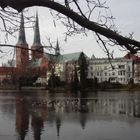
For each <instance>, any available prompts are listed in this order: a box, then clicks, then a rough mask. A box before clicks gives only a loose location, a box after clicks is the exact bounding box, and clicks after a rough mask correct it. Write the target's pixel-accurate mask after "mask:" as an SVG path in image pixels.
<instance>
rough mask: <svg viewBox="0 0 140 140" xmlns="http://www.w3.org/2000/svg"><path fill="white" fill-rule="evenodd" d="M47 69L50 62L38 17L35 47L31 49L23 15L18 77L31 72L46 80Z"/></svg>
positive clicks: (18, 53) (19, 44) (19, 42)
mask: <svg viewBox="0 0 140 140" xmlns="http://www.w3.org/2000/svg"><path fill="white" fill-rule="evenodd" d="M29 50H31V59H29ZM47 68H48V60H47V58H46V57H45V56H44V50H43V46H42V44H41V41H40V31H39V21H38V15H37V14H36V21H35V27H34V40H33V45H32V46H31V48H29V46H28V44H27V42H26V35H25V28H24V18H23V14H21V23H20V30H19V37H18V41H17V44H16V69H17V72H18V75H20V76H22V75H25V74H27V73H28V72H31V74H35V73H37V74H39V76H41V77H44V78H45V77H46V69H47Z"/></svg>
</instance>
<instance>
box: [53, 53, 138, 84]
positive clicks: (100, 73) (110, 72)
mask: <svg viewBox="0 0 140 140" xmlns="http://www.w3.org/2000/svg"><path fill="white" fill-rule="evenodd" d="M81 53H82V52H77V53H70V54H65V55H61V56H60V57H61V60H60V61H59V62H58V63H57V64H56V67H55V73H56V75H58V76H60V79H61V80H62V81H70V79H71V78H72V76H73V75H74V68H75V65H77V64H78V60H79V57H80V54H81ZM84 55H85V54H84ZM128 56H129V57H128ZM85 57H86V59H87V63H88V74H87V78H88V79H94V78H95V77H96V78H97V80H98V82H99V83H101V82H104V81H110V82H111V83H116V82H118V83H121V84H128V83H129V82H130V81H131V80H133V81H134V83H135V84H139V83H140V58H139V57H138V56H135V55H130V54H127V55H125V56H124V57H120V58H114V59H108V58H95V57H93V56H92V58H89V57H87V56H86V55H85ZM77 74H78V75H79V73H78V72H77ZM78 77H80V76H78ZM79 80H80V79H79Z"/></svg>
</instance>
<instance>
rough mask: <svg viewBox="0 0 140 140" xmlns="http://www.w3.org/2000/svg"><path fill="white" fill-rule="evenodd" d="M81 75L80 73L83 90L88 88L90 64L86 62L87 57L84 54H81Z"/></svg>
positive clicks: (79, 63) (79, 61)
mask: <svg viewBox="0 0 140 140" xmlns="http://www.w3.org/2000/svg"><path fill="white" fill-rule="evenodd" d="M78 65H79V73H80V86H81V90H82V89H85V88H86V81H87V74H88V63H87V60H86V56H85V55H84V53H83V52H82V53H81V54H80V57H79V60H78Z"/></svg>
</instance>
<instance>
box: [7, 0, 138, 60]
mask: <svg viewBox="0 0 140 140" xmlns="http://www.w3.org/2000/svg"><path fill="white" fill-rule="evenodd" d="M107 5H108V6H109V7H110V10H111V12H112V15H113V16H114V17H115V25H116V26H117V29H118V30H119V31H120V32H121V34H123V35H129V33H132V32H134V38H135V39H137V40H140V8H139V7H140V0H107ZM36 9H38V12H39V25H40V34H41V41H42V44H43V45H44V44H45V45H46V44H47V45H48V41H47V39H46V38H50V39H51V41H52V42H54V43H53V45H55V43H56V42H55V41H56V40H57V38H58V40H59V43H60V47H61V53H71V52H78V51H83V52H85V53H86V54H87V55H88V56H89V57H90V56H91V55H92V54H94V55H95V56H96V57H98V58H99V57H100V58H101V57H107V56H106V54H105V53H104V52H103V50H102V49H101V48H100V47H99V46H98V44H97V43H96V41H95V38H94V36H93V33H92V32H88V36H84V35H75V36H72V37H69V38H68V40H67V42H65V41H64V39H65V35H64V32H65V29H64V27H63V25H61V24H60V23H59V21H58V22H57V24H56V27H55V26H54V23H53V19H52V18H51V15H50V14H49V12H48V10H46V8H32V10H31V11H30V14H31V15H35V11H36ZM26 38H27V42H28V43H29V46H30V45H32V42H33V30H31V29H30V30H29V29H26ZM10 42H12V44H15V43H16V42H17V39H12V41H11V40H10ZM113 48H114V49H115V51H114V57H121V56H123V55H124V54H125V53H126V52H122V51H119V50H118V49H117V47H113Z"/></svg>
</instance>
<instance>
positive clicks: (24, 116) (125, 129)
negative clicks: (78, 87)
mask: <svg viewBox="0 0 140 140" xmlns="http://www.w3.org/2000/svg"><path fill="white" fill-rule="evenodd" d="M139 130H140V93H139V92H136V91H135V92H134V91H133V92H130V91H129V92H127V91H122V92H120V91H119V92H117V91H114V92H113V91H111V92H96V93H94V92H91V93H80V92H78V93H71V92H67V93H49V92H47V91H45V90H44V91H43V90H42V91H41V90H40V91H39V90H24V91H10V90H9V91H8V90H7V91H0V140H72V139H74V140H132V139H133V140H139V139H140V131H139Z"/></svg>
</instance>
